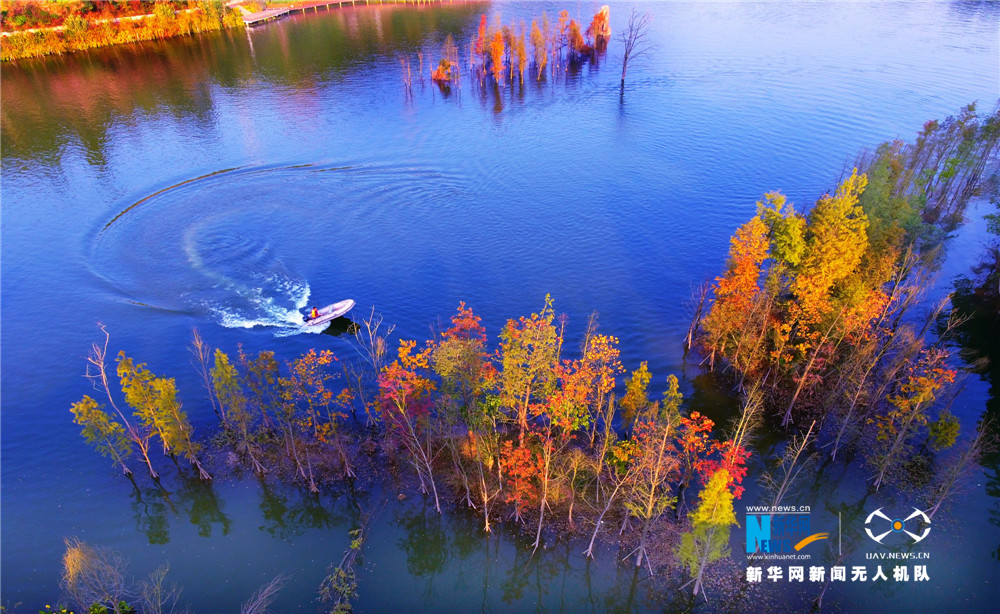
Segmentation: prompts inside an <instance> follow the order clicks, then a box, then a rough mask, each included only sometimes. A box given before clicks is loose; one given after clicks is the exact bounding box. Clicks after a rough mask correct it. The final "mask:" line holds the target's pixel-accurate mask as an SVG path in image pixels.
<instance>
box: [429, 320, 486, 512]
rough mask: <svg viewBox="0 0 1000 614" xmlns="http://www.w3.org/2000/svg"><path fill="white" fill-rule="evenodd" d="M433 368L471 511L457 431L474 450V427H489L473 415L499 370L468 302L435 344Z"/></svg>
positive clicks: (483, 492) (448, 437)
mask: <svg viewBox="0 0 1000 614" xmlns="http://www.w3.org/2000/svg"><path fill="white" fill-rule="evenodd" d="M430 365H431V368H432V369H433V371H434V372H435V373H436V374H437V375H438V376H439V377H440V378H441V388H440V390H441V393H442V402H441V404H440V411H439V413H438V415H439V420H440V421H441V422H443V425H442V426H443V433H442V439H443V440H444V442H445V444H446V446H447V447H448V450H449V452H450V453H451V457H452V463H453V465H454V467H455V470H456V471H457V472H458V473H459V474H460V476H461V478H462V483H463V485H464V487H465V490H466V501H467V502H468V504H469V506H470V507H475V505H474V504H473V502H472V500H471V494H470V488H469V476H468V475H467V473H466V470H465V467H464V463H463V460H462V458H461V454H460V450H459V447H460V443H459V441H458V439H459V437H460V436H458V435H456V430H459V431H460V430H463V429H461V426H463V425H466V426H467V429H468V430H467V432H468V435H467V436H466V437H464V443H465V444H466V445H467V447H468V448H469V449H470V450H471V448H472V445H474V442H475V440H476V437H477V435H478V433H477V432H476V431H474V430H473V428H472V424H473V423H476V424H477V426H486V425H485V424H482V422H481V421H479V420H477V419H476V418H477V417H476V416H474V415H473V414H475V413H478V412H480V411H481V409H482V402H483V395H484V393H485V392H486V391H487V390H490V389H492V387H493V385H494V382H495V379H496V369H495V367H494V366H493V364H492V362H491V361H490V354H489V352H488V350H487V347H486V329H485V328H483V325H482V323H481V320H480V318H479V316H477V315H475V314H474V313H473V312H472V310H471V309H469V308H467V307H466V306H465V303H464V302H463V303H459V306H458V313H457V314H455V315H454V316H452V318H451V326H450V327H449V328H448V329H447V330H445V331H444V332H443V333H442V334H441V338H440V339H439V340H438V341H436V342H435V343H433V344H432V346H431V356H430ZM494 426H495V425H494ZM483 435H485V436H487V437H488V434H486V433H483ZM477 462H478V463H479V466H478V467H477V470H478V471H479V474H480V475H479V477H480V480H479V482H480V487H481V493H480V494H481V496H482V497H484V498H483V499H482V501H481V502H482V503H483V505H484V506H486V505H487V504H488V499H487V498H486V497H487V493H486V488H485V482H486V479H485V475H484V473H485V472H484V468H483V466H482V462H481V460H480V459H477ZM487 514H488V512H487ZM487 518H488V515H487ZM487 522H488V521H487Z"/></svg>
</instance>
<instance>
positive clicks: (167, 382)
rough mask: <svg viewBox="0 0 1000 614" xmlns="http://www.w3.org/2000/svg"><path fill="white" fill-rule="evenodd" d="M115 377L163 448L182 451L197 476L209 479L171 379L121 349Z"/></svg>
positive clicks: (175, 451)
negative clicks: (155, 373)
mask: <svg viewBox="0 0 1000 614" xmlns="http://www.w3.org/2000/svg"><path fill="white" fill-rule="evenodd" d="M118 378H119V380H121V387H122V392H123V393H124V395H125V402H126V403H128V404H129V405H130V406H131V407H132V408H133V409H135V412H136V415H137V416H139V418H140V419H141V420H142V421H143V424H144V425H145V426H147V427H148V428H150V429H151V430H153V431H155V432H156V433H157V435H159V437H160V442H161V443H162V444H163V452H164V453H165V454H171V455H174V456H176V455H177V454H180V455H183V456H184V457H186V458H187V459H188V461H190V462H191V464H192V465H194V467H195V468H196V469H197V470H198V475H199V477H201V479H203V480H210V479H212V476H210V475H209V474H208V472H207V471H205V468H204V467H203V466H202V464H201V461H200V460H199V459H198V451H199V450H201V444H200V443H198V442H196V441H195V440H194V438H193V437H192V435H193V432H194V429H193V427H192V426H191V422H190V421H189V420H188V417H187V413H185V412H184V411H183V410H182V408H181V403H180V401H179V400H178V399H177V385H176V383H175V381H174V379H173V378H162V377H156V376H155V375H154V374H153V373H152V372H151V371H149V370H148V369H146V365H145V364H144V363H139V364H135V363H134V362H133V361H132V359H131V358H129V357H128V356H126V355H125V352H124V351H121V352H119V353H118Z"/></svg>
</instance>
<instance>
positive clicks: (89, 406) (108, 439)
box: [70, 395, 132, 477]
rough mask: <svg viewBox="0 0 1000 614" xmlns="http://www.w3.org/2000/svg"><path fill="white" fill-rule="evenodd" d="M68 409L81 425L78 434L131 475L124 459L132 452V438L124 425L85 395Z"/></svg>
mask: <svg viewBox="0 0 1000 614" xmlns="http://www.w3.org/2000/svg"><path fill="white" fill-rule="evenodd" d="M70 411H72V412H73V423H74V424H78V425H80V426H82V427H83V430H82V431H80V434H81V435H83V437H84V438H85V439H86V440H87V443H89V444H90V445H92V446H94V447H95V448H97V451H98V452H100V453H101V454H102V455H104V456H108V457H110V458H111V459H112V460H114V461H115V463H116V464H118V465H119V466H121V468H122V472H124V473H125V475H126V476H130V477H131V475H132V470H131V469H129V468H128V465H126V464H125V459H126V458H128V457H129V455H131V454H132V440H131V439H130V438H129V436H128V434H127V433H126V432H125V427H123V426H122V425H121V423H120V422H118V420H116V419H115V417H114V416H113V415H111V414H109V413H107V412H105V411H104V410H103V409H102V407H101V406H100V405H98V404H97V401H95V400H94V399H92V398H90V397H89V396H87V395H84V396H83V399H81V400H80V401H78V402H76V403H73V406H72V407H71V408H70Z"/></svg>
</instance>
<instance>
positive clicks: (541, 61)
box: [531, 12, 549, 81]
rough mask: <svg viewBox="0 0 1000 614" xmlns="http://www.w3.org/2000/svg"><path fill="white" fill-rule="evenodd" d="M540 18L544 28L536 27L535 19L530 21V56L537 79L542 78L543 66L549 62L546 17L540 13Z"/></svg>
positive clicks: (543, 73)
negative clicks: (536, 72)
mask: <svg viewBox="0 0 1000 614" xmlns="http://www.w3.org/2000/svg"><path fill="white" fill-rule="evenodd" d="M542 20H543V22H542V23H543V24H544V30H543V29H542V28H539V27H538V22H537V21H535V20H532V21H531V49H532V57H533V58H534V61H535V70H536V71H538V77H537V78H538V80H539V81H541V80H542V76H543V75H545V66H546V65H547V64H548V62H549V50H548V40H547V36H548V35H547V34H546V33H547V32H548V29H549V22H548V18H547V17H546V16H545V13H544V12H543V13H542Z"/></svg>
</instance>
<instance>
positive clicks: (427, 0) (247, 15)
mask: <svg viewBox="0 0 1000 614" xmlns="http://www.w3.org/2000/svg"><path fill="white" fill-rule="evenodd" d="M456 1H457V2H467V1H468V0H335V1H329V0H320V1H319V2H315V1H312V2H311V1H309V0H303V1H302V2H295V3H289V4H288V5H287V6H284V7H275V8H271V9H266V10H263V11H260V12H257V13H251V12H250V11H248V10H247V9H245V8H244V7H242V6H239V7H237V8H239V10H240V12H241V13H242V14H243V23H244V24H246V25H248V26H256V25H258V24H262V23H264V22H266V21H271V20H273V19H281V18H282V17H284V16H285V15H290V14H292V13H305V12H306V11H308V10H309V9H312V10H313V12H314V13H315V12H318V11H319V9H320V8H325V9H326V10H330V8H331V7H337V8H340V7H342V6H344V5H350V6H356V5H359V4H360V5H362V6H365V5H373V4H374V5H381V4H388V5H393V4H442V3H444V2H448V3H452V2H456ZM230 4H231V5H235V4H236V2H230Z"/></svg>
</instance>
